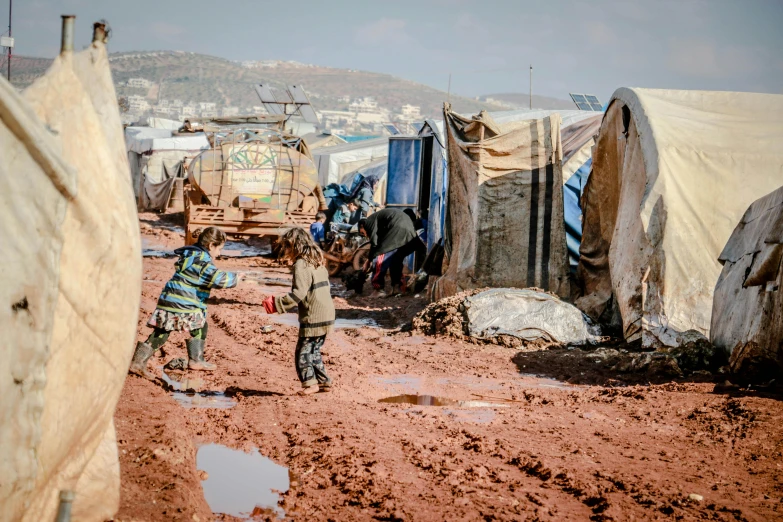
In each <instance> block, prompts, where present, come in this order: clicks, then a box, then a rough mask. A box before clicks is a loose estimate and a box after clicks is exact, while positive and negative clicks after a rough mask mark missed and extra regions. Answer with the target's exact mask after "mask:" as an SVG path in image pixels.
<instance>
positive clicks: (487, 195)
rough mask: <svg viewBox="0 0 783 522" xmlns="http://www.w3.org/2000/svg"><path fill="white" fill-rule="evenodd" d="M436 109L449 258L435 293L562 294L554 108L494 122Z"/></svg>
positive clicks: (563, 253) (564, 266)
mask: <svg viewBox="0 0 783 522" xmlns="http://www.w3.org/2000/svg"><path fill="white" fill-rule="evenodd" d="M443 112H444V122H445V127H446V136H447V138H446V141H447V149H448V158H449V161H448V178H449V181H448V187H449V189H448V204H447V211H446V212H447V217H446V228H445V240H446V254H447V256H448V258H449V261H448V268H447V270H446V272H445V273H444V274H443V276H442V277H441V278H440V279H438V280H437V282H436V285H435V292H434V294H435V297H436V298H438V299H440V298H442V297H446V296H449V295H453V294H456V293H457V292H460V291H462V290H465V289H469V288H480V287H483V286H490V287H516V288H525V287H538V288H541V289H544V290H549V291H552V292H554V293H556V294H558V295H561V296H568V295H569V283H568V270H567V264H568V259H567V252H566V241H565V227H564V225H563V183H562V147H561V143H560V121H561V119H560V115H559V114H552V115H550V116H546V117H544V118H542V119H536V120H524V121H514V122H511V123H507V124H498V123H496V122H495V121H494V120H493V118H492V117H491V116H489V115H488V114H487V113H486V112H483V111H482V112H481V113H480V114H478V115H477V116H474V117H472V118H466V117H463V116H460V115H458V114H456V113H453V112H452V111H451V107H450V105H449V104H448V103H447V104H445V105H444V111H443Z"/></svg>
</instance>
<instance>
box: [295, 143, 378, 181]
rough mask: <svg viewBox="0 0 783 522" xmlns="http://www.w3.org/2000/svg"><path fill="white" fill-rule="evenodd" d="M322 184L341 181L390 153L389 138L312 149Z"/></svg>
mask: <svg viewBox="0 0 783 522" xmlns="http://www.w3.org/2000/svg"><path fill="white" fill-rule="evenodd" d="M310 152H311V153H312V155H313V160H314V161H315V164H316V167H317V168H318V181H319V183H321V185H322V186H324V187H325V186H327V185H329V184H330V183H340V182H341V180H342V179H344V178H345V177H346V175H347V174H350V173H351V172H355V171H356V170H358V169H359V168H361V167H364V166H365V165H368V164H369V163H373V162H375V161H377V160H379V159H382V158H386V157H387V156H388V155H389V140H388V138H375V139H370V140H362V141H355V142H353V143H346V144H344V145H335V146H331V147H323V148H315V149H312V150H311V151H310Z"/></svg>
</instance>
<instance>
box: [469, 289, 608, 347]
mask: <svg viewBox="0 0 783 522" xmlns="http://www.w3.org/2000/svg"><path fill="white" fill-rule="evenodd" d="M464 306H465V310H466V315H467V319H468V332H469V334H470V335H471V336H472V337H476V338H479V339H485V338H488V337H495V336H497V335H512V336H514V337H519V338H520V339H524V340H526V341H536V340H543V341H546V342H549V343H557V344H568V345H577V346H578V345H584V344H590V343H596V342H598V341H599V340H600V335H601V331H600V328H599V327H598V326H595V325H593V324H592V323H591V322H590V320H589V319H588V317H587V316H586V315H585V314H583V313H582V312H580V311H579V309H577V308H576V307H575V306H573V305H570V304H568V303H566V302H563V301H561V300H560V299H558V298H557V297H556V296H554V295H552V294H547V293H545V292H538V291H535V290H530V289H522V290H518V289H514V288H495V289H492V290H487V291H485V292H479V293H477V294H474V295H472V296H470V297H467V298H466V299H465V301H464Z"/></svg>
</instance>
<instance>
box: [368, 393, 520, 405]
mask: <svg viewBox="0 0 783 522" xmlns="http://www.w3.org/2000/svg"><path fill="white" fill-rule="evenodd" d="M378 402H386V403H391V404H414V405H416V406H456V407H458V408H507V407H508V405H507V404H502V403H500V402H489V401H458V400H456V399H447V398H445V397H436V396H435V395H411V394H404V395H395V396H393V397H386V398H383V399H379V400H378Z"/></svg>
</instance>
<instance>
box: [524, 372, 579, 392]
mask: <svg viewBox="0 0 783 522" xmlns="http://www.w3.org/2000/svg"><path fill="white" fill-rule="evenodd" d="M519 375H520V377H522V378H523V379H526V380H527V379H530V380H532V381H533V382H526V383H525V384H526V385H529V386H530V387H531V388H557V389H559V390H571V389H575V388H579V386H577V385H575V384H569V383H567V382H563V381H558V380H557V379H552V378H551V377H543V376H541V375H536V374H535V373H520V374H519Z"/></svg>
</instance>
